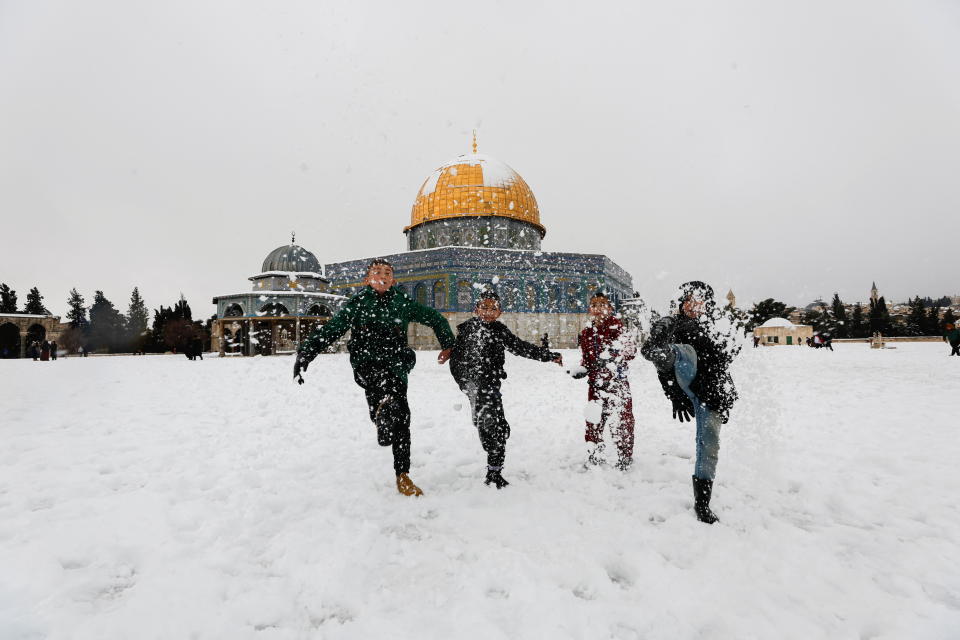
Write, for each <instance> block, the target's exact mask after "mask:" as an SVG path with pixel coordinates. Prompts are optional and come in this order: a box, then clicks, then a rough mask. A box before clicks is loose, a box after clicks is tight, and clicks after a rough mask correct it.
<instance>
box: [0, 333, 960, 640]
mask: <svg viewBox="0 0 960 640" xmlns="http://www.w3.org/2000/svg"><path fill="white" fill-rule="evenodd" d="M948 352H949V349H948V348H947V347H945V346H944V345H943V344H900V345H898V346H897V349H890V350H884V351H871V350H870V349H869V348H868V347H867V346H866V345H859V344H858V345H846V344H845V345H838V346H837V347H836V352H835V353H829V352H820V351H814V350H812V349H808V348H805V347H804V348H800V347H779V348H773V349H746V350H744V353H743V356H742V357H741V358H740V359H739V360H738V362H737V363H736V365H735V368H734V376H735V379H736V382H737V384H738V386H739V388H740V390H741V395H742V400H741V401H740V403H739V404H738V405H737V406H736V408H735V410H734V414H733V417H732V419H731V422H730V424H728V425H726V426H725V427H724V431H723V433H722V445H721V454H720V465H719V470H718V478H717V485H716V487H715V489H714V500H713V506H714V510H715V511H716V513H717V514H718V515H719V517H720V519H721V523H720V524H718V525H714V526H712V527H711V526H707V525H703V524H700V523H698V522H697V521H696V519H695V517H694V514H693V510H692V495H691V487H690V475H691V471H692V459H691V456H692V453H693V427H692V426H691V425H689V424H683V425H681V424H680V423H678V422H673V421H672V420H671V416H670V406H669V404H668V402H667V401H666V399H665V398H663V396H662V394H661V393H660V390H659V387H658V385H657V382H656V377H655V375H654V373H653V370H652V368H651V367H650V366H649V365H648V364H647V363H645V362H643V361H638V362H636V363H635V364H634V367H633V372H632V383H633V388H634V397H635V408H636V414H637V429H638V433H637V459H636V464H635V466H634V468H633V469H632V470H631V471H630V472H629V473H627V474H622V473H620V472H618V471H616V470H615V469H613V468H610V467H607V468H598V469H591V470H590V471H583V469H582V466H581V462H582V461H583V459H584V458H585V452H586V449H585V445H584V443H583V425H582V423H583V413H584V405H585V398H586V388H585V383H584V382H583V381H575V380H572V379H571V378H569V377H567V376H566V375H564V374H563V373H562V370H561V369H560V368H559V367H556V366H555V365H552V364H542V363H537V362H530V361H526V360H518V359H516V358H512V357H509V356H508V362H507V369H508V371H509V373H510V378H509V379H508V380H507V381H506V384H505V406H506V412H507V417H508V419H509V420H510V422H511V424H512V427H513V435H512V437H511V439H510V441H509V444H508V449H507V464H506V468H505V471H504V475H505V477H506V478H507V479H509V480H510V481H511V482H512V484H511V485H510V486H509V487H507V488H506V489H504V490H503V491H499V492H498V491H497V490H495V489H493V488H491V487H487V486H484V485H483V483H482V478H483V475H484V460H485V459H484V455H483V451H482V449H481V447H480V443H479V439H478V438H477V436H476V433H475V431H474V430H473V428H472V427H471V425H470V421H469V415H468V412H467V410H466V409H465V408H463V407H464V406H465V404H466V403H465V400H464V399H463V398H462V396H461V395H460V393H459V391H458V390H457V389H456V387H455V385H454V383H453V381H452V379H451V378H450V375H449V372H448V371H447V368H446V367H439V366H437V365H436V363H435V360H434V358H435V355H436V354H435V353H434V354H431V353H421V354H419V364H418V366H417V369H416V370H415V371H414V373H413V375H412V376H411V392H410V401H411V406H412V409H413V426H412V431H413V468H412V470H411V474H410V475H411V477H412V478H413V479H414V481H416V482H417V483H418V484H419V485H420V486H421V487H422V488H423V489H424V491H425V493H426V495H425V496H424V497H423V498H419V499H411V498H404V497H402V496H400V495H399V494H397V492H396V488H395V484H394V479H393V473H392V468H391V462H390V461H391V457H390V451H389V449H381V448H380V447H378V446H377V444H376V438H375V433H374V428H373V426H372V425H371V424H370V423H369V421H368V418H367V415H366V409H365V406H364V402H363V395H362V392H361V390H360V389H359V388H357V387H356V386H355V385H354V383H353V381H352V378H351V376H350V374H349V366H348V363H347V360H346V357H345V356H342V355H331V356H321V357H320V358H319V359H318V360H316V361H315V362H314V363H313V364H312V365H311V367H310V370H309V372H308V375H307V384H306V385H304V386H303V387H297V386H296V385H294V384H293V383H292V381H291V369H292V364H293V361H292V359H291V358H290V357H274V358H250V359H236V358H234V359H217V358H209V357H208V358H207V359H206V360H205V361H203V362H189V361H188V360H186V359H185V358H182V357H174V356H153V357H151V356H148V357H139V358H138V357H113V358H87V359H76V358H71V359H66V360H64V359H61V360H59V361H57V362H49V363H41V362H32V361H26V360H19V361H16V360H14V361H11V360H4V361H0V380H2V384H0V389H2V403H0V437H2V446H0V638H2V639H3V640H10V639H14V638H16V639H21V638H23V639H27V638H31V639H32V638H57V639H60V638H63V639H68V638H69V639H71V640H80V639H89V640H105V639H115V638H116V639H127V638H135V639H137V640H145V639H150V638H162V639H170V638H172V639H180V638H184V639H186V638H204V639H207V638H209V639H230V640H236V639H244V638H257V639H264V640H267V639H274V638H399V639H402V638H483V639H485V640H492V639H497V638H551V639H553V638H665V639H666V638H670V639H674V638H737V639H743V638H798V639H800V638H802V639H809V638H856V639H860V638H863V639H867V638H878V639H879V638H906V639H915V638H958V637H960V510H958V498H960V482H958V476H960V471H958V470H957V464H958V460H960V433H958V429H960V417H958V415H957V406H958V405H957V400H958V398H960V358H949V357H948V356H947V353H948ZM571 356H572V352H564V357H565V358H568V359H569V358H571Z"/></svg>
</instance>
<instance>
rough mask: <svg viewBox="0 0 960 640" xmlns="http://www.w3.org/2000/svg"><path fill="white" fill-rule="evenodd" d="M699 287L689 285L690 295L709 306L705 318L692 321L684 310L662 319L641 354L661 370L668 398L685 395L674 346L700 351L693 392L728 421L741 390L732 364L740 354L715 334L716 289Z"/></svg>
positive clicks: (699, 285)
mask: <svg viewBox="0 0 960 640" xmlns="http://www.w3.org/2000/svg"><path fill="white" fill-rule="evenodd" d="M688 284H691V285H693V284H695V285H696V288H694V287H689V286H687V285H685V287H686V289H687V291H686V293H685V295H689V293H690V291H693V292H694V293H695V294H696V295H698V296H699V297H700V298H701V299H702V300H705V301H706V303H707V311H706V313H705V316H704V317H703V318H701V319H694V318H690V317H688V316H686V315H684V314H683V311H682V299H681V310H680V311H679V312H678V313H677V314H675V315H670V316H666V317H663V318H660V319H659V320H657V321H656V322H655V323H654V324H653V326H652V327H651V328H650V337H649V338H648V339H647V341H646V343H644V345H643V347H641V349H640V353H641V355H643V357H644V358H646V359H647V360H650V361H651V362H653V364H654V365H655V366H656V367H657V372H658V375H659V378H660V384H661V386H662V387H663V392H664V393H665V394H666V395H667V397H668V398H671V399H673V398H674V397H677V395H678V394H679V395H681V396H682V395H683V392H682V391H680V387H679V384H678V383H677V381H676V376H675V374H674V370H673V367H674V354H673V351H672V350H671V349H670V345H671V344H687V345H690V346H691V347H693V349H694V351H696V352H697V375H696V376H695V377H694V378H693V381H692V382H691V383H690V390H691V391H693V393H694V394H695V395H696V396H697V398H698V399H699V400H700V402H702V403H703V404H705V405H706V406H707V408H709V409H710V410H712V411H716V412H718V413H720V414H721V415H722V417H723V421H724V422H726V421H727V419H728V417H729V414H730V409H731V408H732V407H733V403H734V402H736V400H737V397H738V395H737V389H736V387H735V386H734V384H733V378H732V377H731V376H730V371H729V368H730V363H731V362H733V358H734V356H735V355H736V353H737V352H738V351H739V348H738V347H737V346H736V345H734V344H732V338H730V337H729V336H722V335H711V334H712V333H713V332H711V331H710V329H711V328H712V326H713V323H712V322H710V321H709V319H708V318H709V317H711V315H712V314H713V313H714V311H715V307H714V306H713V304H714V303H713V290H712V289H710V288H709V286H708V285H703V284H702V283H688Z"/></svg>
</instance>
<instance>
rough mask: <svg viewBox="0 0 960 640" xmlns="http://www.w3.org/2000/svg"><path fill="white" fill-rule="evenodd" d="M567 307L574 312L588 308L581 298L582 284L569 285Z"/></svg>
mask: <svg viewBox="0 0 960 640" xmlns="http://www.w3.org/2000/svg"><path fill="white" fill-rule="evenodd" d="M567 308H568V309H569V310H570V311H574V312H581V311H585V310H586V308H587V305H585V304H584V303H583V300H581V299H580V285H578V284H571V285H569V286H567Z"/></svg>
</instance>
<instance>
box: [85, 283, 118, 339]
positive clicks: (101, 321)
mask: <svg viewBox="0 0 960 640" xmlns="http://www.w3.org/2000/svg"><path fill="white" fill-rule="evenodd" d="M90 340H91V343H92V346H93V348H94V349H108V350H109V351H115V350H116V349H117V348H118V347H119V346H120V344H121V342H122V340H123V316H121V315H120V312H119V311H117V309H116V307H114V306H113V303H112V302H110V301H109V300H107V297H106V296H105V295H103V291H97V292H96V293H94V295H93V305H92V306H91V307H90Z"/></svg>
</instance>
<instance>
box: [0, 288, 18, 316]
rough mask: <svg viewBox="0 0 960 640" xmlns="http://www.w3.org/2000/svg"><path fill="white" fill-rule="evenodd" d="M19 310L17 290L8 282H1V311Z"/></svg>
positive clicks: (13, 311)
mask: <svg viewBox="0 0 960 640" xmlns="http://www.w3.org/2000/svg"><path fill="white" fill-rule="evenodd" d="M16 312H17V292H16V291H14V290H13V289H11V288H10V287H8V286H7V284H6V283H3V284H0V313H16Z"/></svg>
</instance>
